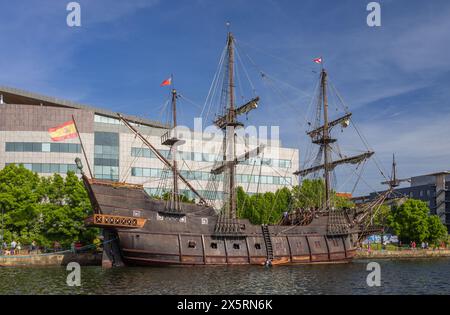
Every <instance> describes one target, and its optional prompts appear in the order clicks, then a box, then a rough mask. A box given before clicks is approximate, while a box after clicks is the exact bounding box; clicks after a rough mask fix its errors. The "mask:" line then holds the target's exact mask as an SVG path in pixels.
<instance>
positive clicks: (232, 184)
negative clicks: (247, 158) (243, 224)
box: [224, 32, 237, 220]
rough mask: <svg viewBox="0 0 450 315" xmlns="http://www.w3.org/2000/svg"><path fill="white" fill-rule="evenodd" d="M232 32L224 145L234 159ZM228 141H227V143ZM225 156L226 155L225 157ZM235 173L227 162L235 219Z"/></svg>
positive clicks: (233, 217)
mask: <svg viewBox="0 0 450 315" xmlns="http://www.w3.org/2000/svg"><path fill="white" fill-rule="evenodd" d="M233 41H234V39H233V34H232V33H231V32H228V40H227V47H228V93H229V95H228V101H229V107H228V112H227V114H228V115H227V116H228V124H227V130H226V141H225V145H226V146H227V147H228V148H227V149H228V150H229V152H228V154H227V155H228V157H229V158H231V159H232V161H234V160H235V159H236V141H235V140H236V139H235V133H234V128H235V127H236V114H235V112H234V47H233ZM227 142H228V143H227ZM224 152H226V151H224ZM225 158H227V157H225ZM235 173H236V164H235V163H230V164H229V174H228V175H229V187H228V189H229V205H228V207H229V211H230V218H231V219H232V220H235V219H236V207H237V200H236V189H235Z"/></svg>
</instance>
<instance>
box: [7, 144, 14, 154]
mask: <svg viewBox="0 0 450 315" xmlns="http://www.w3.org/2000/svg"><path fill="white" fill-rule="evenodd" d="M5 152H14V142H6V143H5Z"/></svg>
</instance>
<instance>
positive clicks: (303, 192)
mask: <svg viewBox="0 0 450 315" xmlns="http://www.w3.org/2000/svg"><path fill="white" fill-rule="evenodd" d="M324 196H325V185H324V182H323V180H321V179H314V180H310V179H306V180H304V181H303V182H302V185H301V186H295V187H294V188H292V190H290V189H289V188H287V187H284V188H281V189H278V190H277V191H276V192H275V193H272V192H266V193H264V194H254V195H247V194H246V193H245V192H244V190H243V189H242V187H238V190H237V213H238V217H239V218H246V219H249V220H250V222H252V223H253V224H276V223H278V222H280V220H281V219H282V217H283V212H289V211H290V210H291V209H292V208H294V209H298V208H303V209H305V208H321V207H322V203H323V199H324ZM331 198H332V199H331V201H332V204H333V205H334V206H335V207H336V208H352V207H353V206H354V204H353V202H351V201H350V200H348V199H347V198H344V197H339V196H336V193H335V192H332V194H331Z"/></svg>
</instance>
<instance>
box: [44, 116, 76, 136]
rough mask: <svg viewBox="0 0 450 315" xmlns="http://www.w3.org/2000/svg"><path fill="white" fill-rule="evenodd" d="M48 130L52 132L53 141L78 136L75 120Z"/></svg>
mask: <svg viewBox="0 0 450 315" xmlns="http://www.w3.org/2000/svg"><path fill="white" fill-rule="evenodd" d="M48 132H49V133H50V138H52V140H53V141H62V140H65V139H72V138H76V137H77V136H78V135H77V129H76V128H75V123H74V122H73V120H70V121H67V122H65V123H64V124H62V125H60V126H58V127H54V128H50V129H49V130H48Z"/></svg>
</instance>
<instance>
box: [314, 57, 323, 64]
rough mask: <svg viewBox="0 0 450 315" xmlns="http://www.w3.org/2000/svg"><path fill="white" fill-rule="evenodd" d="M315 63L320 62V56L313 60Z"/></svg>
mask: <svg viewBox="0 0 450 315" xmlns="http://www.w3.org/2000/svg"><path fill="white" fill-rule="evenodd" d="M313 61H314V62H315V63H322V57H319V58H316V59H314V60H313Z"/></svg>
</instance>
